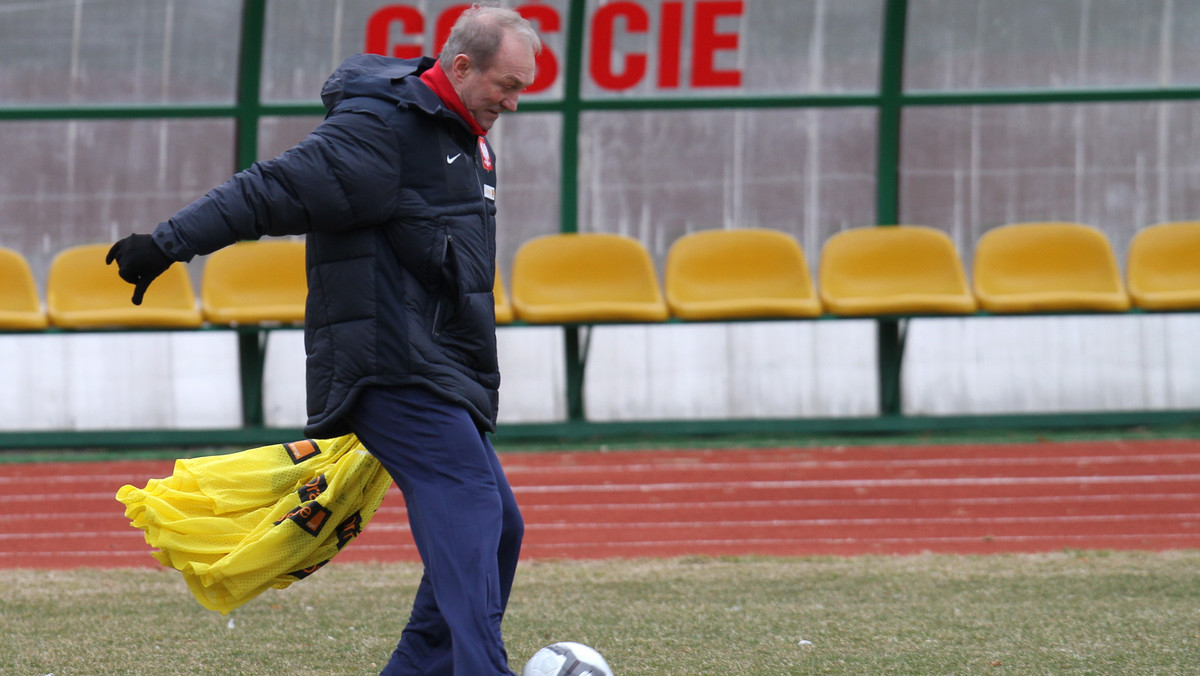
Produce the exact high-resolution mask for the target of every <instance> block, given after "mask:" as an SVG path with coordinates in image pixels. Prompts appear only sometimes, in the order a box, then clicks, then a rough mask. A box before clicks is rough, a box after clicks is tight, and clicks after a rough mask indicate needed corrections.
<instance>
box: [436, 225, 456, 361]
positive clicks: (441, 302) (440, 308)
mask: <svg viewBox="0 0 1200 676" xmlns="http://www.w3.org/2000/svg"><path fill="white" fill-rule="evenodd" d="M453 243H454V235H451V234H447V235H446V247H445V248H444V249H443V250H442V261H441V265H440V266H438V267H439V269H443V270H444V269H445V268H446V260H447V259H448V258H449V257H450V245H451V244H453ZM445 307H446V298H445V297H444V296H443V297H441V298H438V302H437V305H436V306H435V307H434V308H433V337H434V338H435V339H436V338H439V337H440V336H441V335H442V314H443V312H444V308H445Z"/></svg>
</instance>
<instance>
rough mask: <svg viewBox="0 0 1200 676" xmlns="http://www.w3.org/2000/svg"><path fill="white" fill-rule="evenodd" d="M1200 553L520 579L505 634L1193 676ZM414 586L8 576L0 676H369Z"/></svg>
mask: <svg viewBox="0 0 1200 676" xmlns="http://www.w3.org/2000/svg"><path fill="white" fill-rule="evenodd" d="M1198 569H1200V552H1170V553H1162V554H1151V553H1124V552H1120V553H1117V552H1074V551H1072V552H1060V553H1054V554H1042V555H1004V556H987V557H965V556H934V555H926V556H916V557H856V558H804V559H765V558H739V559H710V558H684V559H673V560H639V561H600V562H535V563H527V564H523V565H522V568H521V570H520V572H519V574H518V578H517V587H516V589H515V590H514V593H513V599H512V603H511V604H510V608H509V613H508V616H507V619H506V620H505V636H506V640H507V643H508V647H509V652H510V655H511V656H512V662H513V667H514V668H515V669H517V670H518V671H519V669H520V666H521V664H523V662H524V660H525V659H527V658H528V657H529V656H530V655H532V654H533V652H534V651H535V650H536V649H537V648H539V647H541V646H542V645H544V644H546V643H550V642H553V641H558V640H574V641H580V642H583V643H587V644H590V645H592V646H594V647H596V648H597V649H599V650H600V651H601V652H602V653H603V654H604V655H605V656H606V657H607V658H608V660H609V662H610V663H611V664H612V666H613V668H614V670H615V672H616V673H617V674H618V676H666V675H668V674H670V675H680V676H682V675H689V676H694V675H696V674H713V675H719V676H738V675H747V676H749V675H754V676H761V675H764V674H769V675H772V676H775V675H780V674H854V675H858V674H922V675H924V674H978V673H984V674H1194V673H1196V670H1197V665H1200V577H1198V576H1197V570H1198ZM419 576H420V569H419V568H418V567H416V566H414V565H409V564H387V565H382V564H380V565H358V564H343V565H337V564H335V565H332V566H328V567H326V568H325V569H323V570H322V571H320V572H319V573H318V574H316V575H314V576H312V577H311V578H308V579H306V580H304V581H302V582H298V583H296V584H295V585H293V586H292V587H291V588H289V589H287V590H282V591H274V590H273V591H271V592H269V593H267V594H264V595H263V596H261V597H259V598H258V599H255V600H254V601H252V602H250V603H249V604H247V605H246V606H244V607H242V608H240V609H238V610H237V611H235V612H234V613H233V614H231V615H229V616H221V615H218V614H216V613H211V612H209V611H206V610H204V609H203V608H201V607H200V606H199V605H198V604H197V603H196V602H195V601H194V600H192V598H191V596H190V595H189V593H188V591H187V589H186V587H185V586H184V584H183V582H182V580H181V579H180V577H179V575H178V574H177V573H175V572H174V571H168V570H142V569H136V570H133V569H131V570H75V571H31V570H16V571H5V573H4V575H3V577H2V578H0V580H2V581H0V631H2V632H3V635H4V637H5V640H4V641H3V642H0V673H3V674H22V675H26V674H35V675H44V674H55V676H68V675H71V674H222V675H224V674H271V675H276V674H300V673H303V674H338V675H342V674H375V673H378V671H379V669H380V668H381V667H382V665H383V663H384V662H385V661H386V659H387V657H388V655H389V653H390V652H391V649H392V646H393V645H394V642H395V640H396V639H397V638H398V636H399V633H400V629H401V627H402V626H403V624H404V621H405V619H406V618H407V612H408V608H409V604H410V603H411V600H412V595H413V593H414V592H415V589H416V584H417V581H418V579H419Z"/></svg>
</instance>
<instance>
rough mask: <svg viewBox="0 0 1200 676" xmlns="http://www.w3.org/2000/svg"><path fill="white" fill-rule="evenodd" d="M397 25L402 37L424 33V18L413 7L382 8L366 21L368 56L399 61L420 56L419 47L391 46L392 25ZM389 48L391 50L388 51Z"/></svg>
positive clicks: (418, 45) (416, 45) (391, 6)
mask: <svg viewBox="0 0 1200 676" xmlns="http://www.w3.org/2000/svg"><path fill="white" fill-rule="evenodd" d="M396 23H399V24H400V25H401V26H402V33H403V34H404V35H416V36H418V37H419V36H421V35H423V34H424V33H425V17H424V16H423V15H422V14H421V12H420V11H419V10H417V9H416V8H414V7H407V6H405V5H388V6H387V7H382V8H380V9H379V10H378V11H376V12H375V13H374V14H372V15H371V17H370V18H369V19H367V44H366V49H365V51H366V52H367V53H368V54H385V55H388V56H395V57H397V58H401V59H412V58H416V57H418V56H421V45H420V43H416V44H405V45H392V44H391V42H392V36H391V33H392V24H396ZM389 47H391V49H390V50H389Z"/></svg>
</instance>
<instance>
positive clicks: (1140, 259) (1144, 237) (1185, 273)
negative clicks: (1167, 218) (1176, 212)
mask: <svg viewBox="0 0 1200 676" xmlns="http://www.w3.org/2000/svg"><path fill="white" fill-rule="evenodd" d="M1125 270H1126V274H1127V276H1128V280H1129V295H1130V296H1131V297H1132V298H1133V304H1134V305H1136V306H1138V307H1140V308H1143V309H1146V310H1194V309H1200V221H1176V222H1173V223H1160V224H1158V225H1152V226H1150V227H1148V228H1143V229H1141V230H1139V231H1138V232H1137V234H1135V235H1134V236H1133V241H1131V242H1130V243H1129V257H1128V259H1127V261H1126V266H1125Z"/></svg>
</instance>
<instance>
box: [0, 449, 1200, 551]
mask: <svg viewBox="0 0 1200 676" xmlns="http://www.w3.org/2000/svg"><path fill="white" fill-rule="evenodd" d="M502 461H503V463H504V465H505V467H506V470H507V472H508V476H509V480H510V481H511V483H512V484H513V488H514V490H515V491H516V494H517V499H518V501H519V502H520V504H521V509H522V512H523V514H524V516H525V521H526V538H525V546H524V549H523V551H522V556H523V557H525V558H529V559H552V558H608V557H628V558H633V557H668V556H681V555H706V556H720V555H748V554H761V555H772V556H805V555H857V554H913V553H920V552H948V553H994V552H1038V551H1049V550H1058V549H1063V548H1076V549H1140V550H1167V549H1183V548H1200V441H1195V440H1153V441H1095V442H1084V443H1065V442H1045V443H1031V444H1003V445H936V446H862V447H858V446H856V447H837V448H780V449H736V450H678V451H658V450H655V451H618V452H586V453H585V452H579V453H510V454H504V455H503V456H502ZM171 468H172V463H171V462H170V461H121V462H79V463H30V464H7V465H0V504H2V505H3V512H2V514H3V517H4V518H3V519H0V568H3V567H7V568H13V567H29V568H74V567H80V566H91V567H120V566H151V567H153V566H157V565H159V564H158V563H157V562H156V561H155V560H154V559H153V558H152V557H151V556H150V554H149V551H150V549H149V547H148V545H146V543H145V541H144V539H143V537H142V533H141V531H139V530H136V529H134V528H132V527H130V526H129V523H128V521H126V520H125V518H124V514H123V505H121V504H120V503H118V502H117V501H116V500H115V499H114V497H113V496H114V495H115V493H116V491H117V489H118V488H119V487H120V486H122V485H124V484H134V485H137V486H143V485H145V483H146V480H147V479H150V478H153V477H162V476H167V475H169V474H170V473H171ZM415 559H416V549H415V547H414V546H413V544H412V539H411V536H410V534H409V531H408V526H407V519H406V515H405V510H404V502H403V498H402V497H401V496H400V495H399V493H398V492H397V491H396V490H395V489H394V488H393V490H392V493H389V495H388V497H387V499H386V500H385V501H384V504H383V507H382V508H381V509H380V510H379V512H378V513H377V514H376V516H375V519H374V521H372V523H371V524H370V525H369V526H368V527H367V529H366V530H365V531H364V532H363V534H362V535H361V536H360V537H359V538H358V539H357V540H356V541H355V542H354V544H352V545H351V546H349V547H347V548H346V550H345V551H343V552H342V553H341V554H340V555H339V556H338V559H337V561H340V562H341V561H395V560H415Z"/></svg>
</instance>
